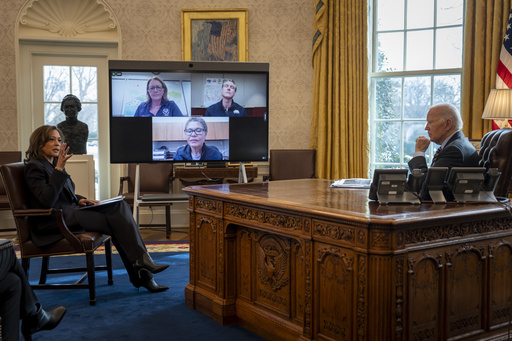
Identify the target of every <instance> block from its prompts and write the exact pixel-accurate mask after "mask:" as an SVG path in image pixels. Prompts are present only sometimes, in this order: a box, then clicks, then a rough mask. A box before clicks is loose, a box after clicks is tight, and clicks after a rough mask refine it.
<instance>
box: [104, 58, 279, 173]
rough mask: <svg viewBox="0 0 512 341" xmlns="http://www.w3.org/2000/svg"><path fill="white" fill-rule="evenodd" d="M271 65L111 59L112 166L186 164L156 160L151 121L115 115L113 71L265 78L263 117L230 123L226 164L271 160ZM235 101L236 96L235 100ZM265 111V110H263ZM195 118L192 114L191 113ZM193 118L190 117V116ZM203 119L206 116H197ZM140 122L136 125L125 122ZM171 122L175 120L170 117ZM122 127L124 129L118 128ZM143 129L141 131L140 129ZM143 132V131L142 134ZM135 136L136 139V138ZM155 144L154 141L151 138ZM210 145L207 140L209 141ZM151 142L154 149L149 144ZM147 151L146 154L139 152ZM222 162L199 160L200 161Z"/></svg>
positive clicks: (244, 118)
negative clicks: (159, 163)
mask: <svg viewBox="0 0 512 341" xmlns="http://www.w3.org/2000/svg"><path fill="white" fill-rule="evenodd" d="M269 70H270V65H269V63H252V62H251V63H249V62H191V61H137V60H109V94H110V98H109V123H110V127H109V130H110V162H111V163H158V162H187V161H182V160H155V159H154V157H153V155H152V153H148V152H147V149H148V148H150V149H151V148H153V145H152V142H149V141H150V139H151V138H150V136H149V135H151V131H152V128H151V122H148V119H151V118H145V117H122V116H114V113H113V98H112V93H113V90H112V83H113V80H112V79H113V75H114V74H113V72H141V73H154V74H158V73H190V74H193V73H203V74H223V75H224V76H225V77H224V78H229V75H236V74H242V75H243V74H246V75H250V74H259V75H262V76H264V77H265V79H264V80H265V81H266V89H264V92H265V95H266V98H265V99H264V100H265V101H266V106H265V108H264V109H266V110H265V113H264V116H263V118H261V119H257V118H255V117H243V118H242V117H236V119H238V121H237V122H236V123H235V124H231V122H232V120H231V119H233V118H230V130H229V141H228V142H227V143H228V145H229V156H227V158H226V159H223V160H220V161H223V162H261V161H268V159H269V115H268V111H269ZM262 92H263V91H262ZM235 101H236V97H235ZM262 108H263V107H262ZM192 116H195V115H193V113H192ZM189 117H190V116H189ZM198 117H203V118H204V116H198ZM136 119H140V120H139V121H138V123H137V124H135V123H132V122H123V121H124V120H136ZM169 119H172V118H171V117H170V118H169ZM118 126H120V127H121V129H118V128H117V127H118ZM139 127H140V128H143V129H141V130H139V129H137V128H139ZM142 130H143V131H142ZM134 137H136V138H134ZM151 141H152V139H151ZM206 142H208V139H207V141H206ZM150 143H151V146H150V145H149V144H150ZM142 148H145V150H146V152H145V153H146V154H147V155H142V154H143V152H141V151H140V150H141V149H142ZM208 161H210V162H212V161H216V162H219V160H200V162H206V163H207V162H208Z"/></svg>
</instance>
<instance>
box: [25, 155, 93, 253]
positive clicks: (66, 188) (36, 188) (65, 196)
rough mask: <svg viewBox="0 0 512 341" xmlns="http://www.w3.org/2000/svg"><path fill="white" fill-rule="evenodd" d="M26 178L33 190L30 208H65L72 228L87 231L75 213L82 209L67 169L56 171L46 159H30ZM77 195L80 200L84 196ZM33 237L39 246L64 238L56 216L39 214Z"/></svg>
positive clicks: (64, 212)
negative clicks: (79, 207)
mask: <svg viewBox="0 0 512 341" xmlns="http://www.w3.org/2000/svg"><path fill="white" fill-rule="evenodd" d="M25 181H26V183H27V186H28V189H29V190H30V192H31V193H32V195H29V196H28V201H29V207H30V208H44V209H48V208H55V209H62V214H63V216H64V221H65V222H66V224H67V225H68V227H69V229H70V230H71V231H72V232H74V233H80V232H85V231H84V229H83V228H82V227H81V226H80V225H79V223H78V219H77V217H76V215H75V211H76V209H77V208H78V203H77V202H76V200H75V198H74V196H73V195H74V191H75V184H74V183H73V181H71V179H70V177H69V175H68V174H67V173H66V172H65V171H56V170H55V168H54V166H53V165H52V164H51V163H50V162H49V161H48V160H46V159H30V160H29V161H28V162H27V164H26V165H25ZM70 187H71V188H70ZM76 197H77V199H78V200H80V199H81V198H83V197H82V196H79V195H76ZM32 226H34V225H32ZM31 237H32V241H33V242H34V243H35V244H36V245H38V246H45V245H49V244H52V243H54V242H56V241H58V240H60V239H62V238H63V236H62V234H61V233H60V230H59V228H58V227H57V225H56V223H55V218H53V217H48V218H46V217H45V218H39V217H38V218H37V221H36V224H35V227H33V228H32V231H31Z"/></svg>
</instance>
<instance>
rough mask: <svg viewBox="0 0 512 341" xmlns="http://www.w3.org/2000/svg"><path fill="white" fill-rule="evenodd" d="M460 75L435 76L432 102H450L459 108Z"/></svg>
mask: <svg viewBox="0 0 512 341" xmlns="http://www.w3.org/2000/svg"><path fill="white" fill-rule="evenodd" d="M460 90H461V87H460V75H452V76H435V77H434V99H433V104H439V103H451V104H453V105H455V106H456V107H457V108H460Z"/></svg>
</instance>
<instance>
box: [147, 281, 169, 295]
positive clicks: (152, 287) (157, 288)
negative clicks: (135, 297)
mask: <svg viewBox="0 0 512 341" xmlns="http://www.w3.org/2000/svg"><path fill="white" fill-rule="evenodd" d="M141 287H144V288H146V289H147V290H148V291H149V292H150V293H152V294H154V293H155V292H162V291H165V290H167V289H169V287H166V286H165V285H159V284H157V283H156V282H155V280H154V279H153V278H151V279H149V280H147V281H146V282H144V283H142V284H141Z"/></svg>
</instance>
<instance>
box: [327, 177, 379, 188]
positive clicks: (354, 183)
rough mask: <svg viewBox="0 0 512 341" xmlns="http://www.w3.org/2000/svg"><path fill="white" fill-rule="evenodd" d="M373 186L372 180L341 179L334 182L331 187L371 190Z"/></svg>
mask: <svg viewBox="0 0 512 341" xmlns="http://www.w3.org/2000/svg"><path fill="white" fill-rule="evenodd" d="M371 184H372V180H371V179H360V178H353V179H340V180H336V181H334V182H333V183H332V184H331V185H330V186H329V187H332V188H370V185H371Z"/></svg>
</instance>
